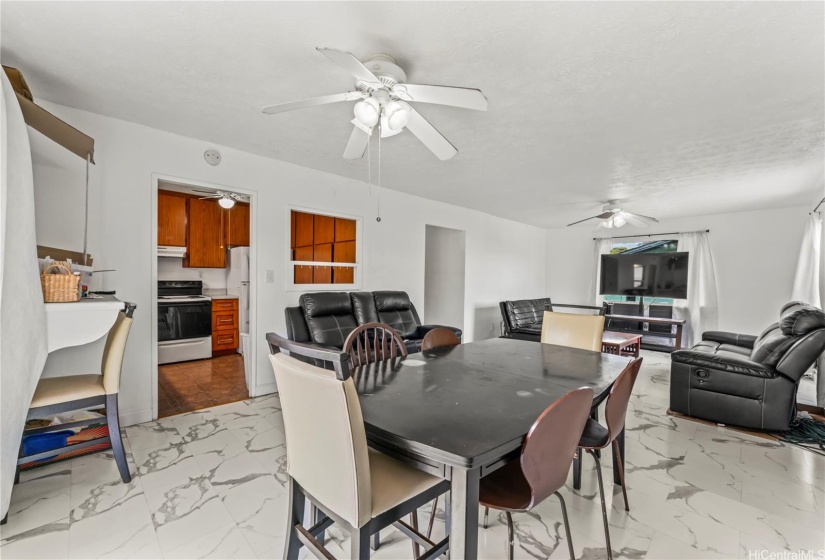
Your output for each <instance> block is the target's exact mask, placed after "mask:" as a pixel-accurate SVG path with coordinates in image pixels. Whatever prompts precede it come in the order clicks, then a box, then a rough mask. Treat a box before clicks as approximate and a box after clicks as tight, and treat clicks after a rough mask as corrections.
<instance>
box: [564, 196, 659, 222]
mask: <svg viewBox="0 0 825 560" xmlns="http://www.w3.org/2000/svg"><path fill="white" fill-rule="evenodd" d="M596 219H598V220H601V221H600V222H599V225H597V226H596V229H599V228H607V229H610V228H620V227H622V226H623V225H625V224H630V225H632V226H637V227H650V224H651V223H658V222H659V220H657V219H656V218H651V217H650V216H642V215H641V214H634V213H633V212H628V211H627V210H622V209H621V208H620V207H618V206H617V205H616V203H615V202H608V203H607V204H606V205H605V206H604V208H602V213H601V214H598V215H596V216H590V217H589V218H585V219H583V220H579V221H578V222H573V223H572V224H567V227H570V226H574V225H576V224H580V223H582V222H586V221H588V220H596Z"/></svg>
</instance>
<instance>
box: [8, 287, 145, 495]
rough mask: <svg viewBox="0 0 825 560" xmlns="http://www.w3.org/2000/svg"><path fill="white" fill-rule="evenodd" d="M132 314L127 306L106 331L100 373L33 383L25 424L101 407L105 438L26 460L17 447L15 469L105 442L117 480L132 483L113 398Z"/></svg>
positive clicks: (55, 428)
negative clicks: (107, 429) (103, 409)
mask: <svg viewBox="0 0 825 560" xmlns="http://www.w3.org/2000/svg"><path fill="white" fill-rule="evenodd" d="M134 310H135V305H134V304H132V303H127V304H126V310H125V311H121V312H120V313H118V316H117V319H116V320H115V324H114V325H112V328H111V329H109V334H108V336H107V337H106V346H105V347H104V348H103V361H102V364H101V366H100V369H101V373H92V374H88V375H67V376H63V377H48V378H46V379H41V380H40V381H39V382H38V383H37V388H36V389H35V390H34V396H33V397H32V402H31V406H30V408H29V412H28V416H27V420H30V419H32V418H48V417H51V416H54V415H55V414H60V413H62V412H70V411H73V410H84V409H90V408H104V407H105V408H106V422H107V425H108V428H109V435H108V436H104V437H102V438H95V439H93V440H89V441H84V442H82V443H76V444H73V445H66V446H64V447H61V448H59V449H52V450H49V451H44V452H41V453H37V454H34V455H28V456H24V455H23V447H22V445H21V447H20V457H19V458H18V460H17V465H18V467H19V466H20V465H25V464H27V463H32V462H35V461H41V460H43V459H48V458H50V457H54V456H57V455H60V454H62V453H68V452H71V451H78V450H80V449H84V448H86V447H91V446H94V445H100V444H101V443H107V442H108V443H111V445H112V454H113V455H114V457H115V462H116V463H117V470H118V471H119V472H120V478H121V480H123V482H130V481H131V480H132V475H131V473H130V472H129V464H128V463H127V461H126V452H125V450H124V449H123V441H122V440H121V435H120V419H119V418H118V411H117V395H118V392H119V391H120V371H121V367H122V365H123V354H124V352H125V351H126V340H127V339H128V338H129V329H130V328H131V327H132V314H133V313H134ZM91 423H93V421H90V420H80V421H77V422H69V423H65V424H59V425H56V426H46V427H43V428H33V429H30V430H25V431H24V432H23V436H24V437H25V436H28V435H33V434H43V433H48V432H55V431H61V430H66V429H68V428H72V427H78V426H83V425H89V424H91ZM18 472H19V471H18Z"/></svg>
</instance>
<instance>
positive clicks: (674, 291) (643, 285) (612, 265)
mask: <svg viewBox="0 0 825 560" xmlns="http://www.w3.org/2000/svg"><path fill="white" fill-rule="evenodd" d="M687 284H688V253H634V254H629V255H626V254H623V253H619V254H616V255H602V268H601V282H600V286H599V293H600V294H602V295H611V296H641V297H652V298H673V299H687Z"/></svg>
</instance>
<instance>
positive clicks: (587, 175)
mask: <svg viewBox="0 0 825 560" xmlns="http://www.w3.org/2000/svg"><path fill="white" fill-rule="evenodd" d="M0 10H2V18H0V19H1V20H2V21H1V22H0V23H1V24H2V28H1V29H0V31H1V32H2V35H0V46H2V51H1V52H0V55H1V56H2V61H3V63H4V64H8V65H12V66H16V67H18V68H20V69H21V70H23V72H24V73H25V75H26V77H27V79H28V81H29V83H30V85H31V87H32V89H33V91H34V93H35V95H36V96H37V97H41V98H44V99H47V100H50V101H54V102H57V103H61V104H64V105H68V106H72V107H78V108H81V109H85V110H88V111H93V112H97V113H102V114H104V115H110V116H113V117H117V118H120V119H125V120H129V121H134V122H137V123H141V124H145V125H148V126H151V127H155V128H159V129H163V130H168V131H171V132H176V133H179V134H183V135H187V136H192V137H196V138H201V139H204V140H208V141H212V142H216V143H221V144H226V145H230V146H234V147H237V148H240V149H244V150H248V151H250V152H254V153H258V154H262V155H266V156H269V157H273V158H277V159H281V160H284V161H289V162H293V163H297V164H300V165H304V166H307V167H311V168H315V169H320V170H323V171H328V172H331V173H337V174H339V175H344V176H347V177H353V178H357V179H362V180H366V177H367V168H366V159H364V160H360V161H356V162H349V161H346V160H344V159H343V158H342V157H341V155H342V153H343V150H344V146H345V144H346V142H347V139H348V138H349V134H350V130H351V125H350V124H349V121H350V119H351V118H352V112H351V110H352V107H351V105H352V103H342V104H336V105H329V106H324V107H315V108H310V109H304V110H301V111H296V112H294V113H287V114H282V115H274V116H266V115H263V114H261V112H260V109H261V107H262V106H264V105H267V104H272V103H279V102H285V101H291V100H295V99H300V98H304V97H311V96H317V95H323V94H329V93H337V92H343V91H347V90H351V89H352V86H353V80H352V78H351V77H349V76H348V75H347V74H346V73H345V72H344V71H343V70H341V69H340V68H338V67H337V66H335V65H334V64H332V63H331V62H330V61H329V60H327V59H326V58H325V57H324V56H322V55H320V54H319V53H317V52H316V51H315V47H316V46H326V47H333V48H339V49H344V50H349V51H352V52H353V53H354V54H355V55H356V56H359V57H361V58H366V56H367V55H369V54H370V53H373V52H387V53H390V54H392V55H393V56H394V57H395V58H396V59H397V61H398V63H399V65H401V66H402V67H403V68H404V69H405V70H406V72H407V75H408V79H409V81H410V82H415V83H425V84H442V85H456V86H471V87H478V88H480V89H482V90H483V91H484V93H485V94H486V96H487V97H488V99H489V104H490V109H489V111H488V112H486V113H481V112H475V111H469V110H464V109H455V108H446V107H439V106H434V105H422V104H419V105H417V109H418V110H419V111H420V112H421V113H422V114H423V115H424V116H425V117H426V118H427V119H429V120H430V121H431V122H432V123H433V125H435V126H436V128H438V129H439V130H440V131H441V132H442V133H443V134H444V135H445V136H446V137H447V138H448V139H449V140H451V141H452V142H453V144H455V146H456V147H457V148H458V149H459V154H458V155H457V156H456V157H455V158H454V159H453V160H451V161H447V162H441V161H439V160H437V159H436V158H435V157H434V156H433V155H432V154H431V153H430V152H429V151H427V149H426V148H424V147H423V145H421V144H420V143H419V142H418V141H417V140H416V139H415V138H414V137H412V136H411V135H410V134H409V133H407V132H404V133H402V134H400V135H398V136H396V137H393V138H389V139H385V140H384V141H383V144H382V179H383V180H382V183H383V185H384V186H387V187H389V188H392V189H397V190H401V191H406V192H410V193H413V194H417V195H420V196H423V197H427V198H432V199H437V200H443V201H446V202H450V203H453V204H458V205H461V206H465V207H469V208H475V209H478V210H482V211H485V212H489V213H491V214H495V215H499V216H504V217H507V218H512V219H514V220H518V221H522V222H526V223H532V224H536V225H540V226H559V225H563V224H565V223H567V222H570V221H574V220H576V219H580V218H583V217H586V216H588V215H592V214H593V213H596V211H597V210H598V209H599V208H600V206H601V204H600V203H601V202H603V201H605V200H607V199H620V200H622V201H623V202H624V204H623V206H625V207H626V208H627V209H629V210H631V211H634V212H638V213H642V214H647V215H652V216H656V217H659V218H667V217H676V216H688V215H697V214H707V213H716V212H727V211H737V210H749V209H762V208H771V207H777V206H793V205H800V204H808V203H811V202H812V201H813V200H814V199H815V198H816V195H817V193H818V192H821V189H822V174H823V156H824V155H825V150H824V149H823V143H824V142H825V126H824V125H823V119H824V118H825V112H824V111H823V98H825V39H824V38H823V36H824V35H825V32H824V31H823V18H824V17H825V4H823V3H822V2H807V3H804V2H799V3H797V2H730V3H722V2H673V3H670V2H639V3H632V2H547V3H532V2H531V3H521V2H483V3H461V2H363V3H361V2H359V3H353V2H340V3H307V2H300V3H292V2H273V3H262V2H261V3H246V2H244V3H239V2H204V3H201V2H181V3H178V2H146V3H129V2H113V3H109V2H88V3H84V2H80V3H76V2H58V3H50V2H10V1H5V0H4V1H3V2H2V5H1V6H0ZM373 148H375V145H373ZM373 163H375V158H373ZM373 178H375V173H373ZM585 227H586V226H585Z"/></svg>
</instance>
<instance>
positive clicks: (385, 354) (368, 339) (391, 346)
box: [344, 323, 407, 367]
mask: <svg viewBox="0 0 825 560" xmlns="http://www.w3.org/2000/svg"><path fill="white" fill-rule="evenodd" d="M344 352H347V353H348V354H349V356H350V360H351V362H350V365H351V367H360V366H363V365H366V364H374V363H377V362H385V361H387V360H391V359H393V358H400V357H404V356H406V355H407V347H406V346H405V345H404V340H403V339H402V338H401V335H399V334H398V333H397V332H396V330H395V329H393V328H392V327H391V326H389V325H385V324H384V323H364V324H363V325H361V326H360V327H358V328H356V329H355V330H353V331H352V332H351V333H349V336H348V337H347V339H346V341H344Z"/></svg>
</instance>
